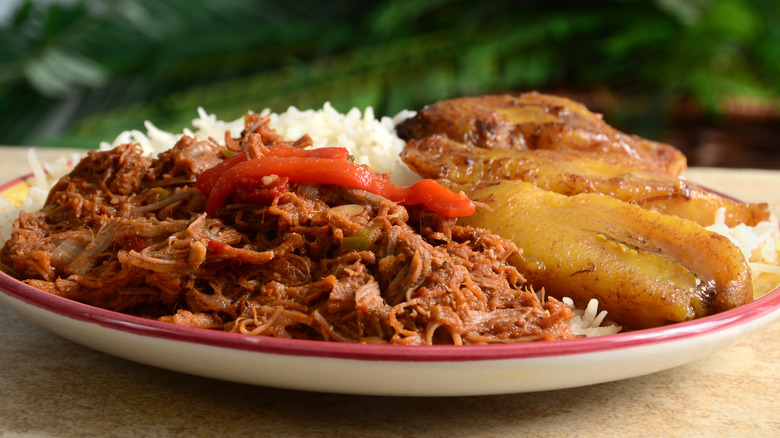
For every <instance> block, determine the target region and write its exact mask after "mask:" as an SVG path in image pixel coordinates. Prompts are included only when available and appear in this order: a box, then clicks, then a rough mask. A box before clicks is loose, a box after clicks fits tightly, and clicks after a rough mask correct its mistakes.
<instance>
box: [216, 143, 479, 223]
mask: <svg viewBox="0 0 780 438" xmlns="http://www.w3.org/2000/svg"><path fill="white" fill-rule="evenodd" d="M315 150H316V149H315ZM268 175H277V176H279V177H283V178H287V179H288V180H289V181H292V182H305V183H313V184H333V185H339V186H343V187H351V188H355V189H361V190H365V191H368V192H371V193H375V194H377V195H380V196H382V197H385V198H387V199H389V200H391V201H393V202H399V203H403V204H422V205H423V206H425V207H426V208H428V209H429V210H431V211H433V212H435V213H438V214H440V215H442V216H444V217H447V218H453V217H458V216H468V215H470V214H471V213H473V212H474V210H475V206H474V203H473V202H471V200H470V199H469V198H468V196H466V194H465V193H463V192H460V193H454V192H452V191H450V190H448V189H447V188H445V187H443V186H441V185H439V184H438V183H437V182H436V181H433V180H430V179H426V180H422V181H418V182H417V183H415V184H414V185H412V186H410V187H401V186H398V185H396V184H395V183H393V182H391V181H389V180H387V179H384V178H382V177H381V176H379V175H377V174H376V173H374V172H372V171H371V170H368V169H366V168H365V167H363V166H360V165H357V164H355V163H352V162H350V161H347V160H344V159H328V158H316V157H289V158H281V157H274V156H266V157H259V158H256V159H253V160H248V161H244V162H241V163H238V164H235V165H234V166H233V167H231V168H230V169H228V170H226V171H225V172H223V173H222V175H221V176H220V177H219V179H218V180H217V181H216V183H215V184H214V185H213V187H212V189H211V190H210V191H209V192H208V193H207V195H208V199H207V200H206V213H208V214H209V215H211V216H215V215H216V211H217V209H218V208H220V207H222V206H224V205H225V204H226V203H227V200H228V197H230V195H231V194H233V192H234V191H235V187H236V185H237V184H241V181H242V180H244V181H247V180H259V179H261V178H263V177H264V176H268Z"/></svg>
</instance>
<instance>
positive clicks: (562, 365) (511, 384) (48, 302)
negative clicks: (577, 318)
mask: <svg viewBox="0 0 780 438" xmlns="http://www.w3.org/2000/svg"><path fill="white" fill-rule="evenodd" d="M20 181H21V180H15V181H12V182H11V183H8V184H6V185H4V186H2V187H0V193H2V192H5V191H8V190H9V189H13V187H14V186H15V185H17V184H19V182H20ZM0 302H2V303H3V304H5V305H6V306H8V307H9V308H10V309H12V310H14V311H16V312H18V313H19V314H21V315H23V316H25V317H27V318H28V319H30V320H31V321H33V322H34V323H36V324H38V325H40V326H42V327H45V328H47V329H49V330H51V331H52V332H54V333H56V334H58V335H60V336H63V337H65V338H67V339H70V340H72V341H75V342H77V343H79V344H82V345H84V346H87V347H90V348H93V349H95V350H99V351H102V352H105V353H108V354H111V355H115V356H119V357H123V358H126V359H129V360H133V361H136V362H140V363H145V364H148V365H153V366H157V367H161V368H165V369H170V370H174V371H179V372H183V373H189V374H194V375H199V376H204V377H210V378H215V379H222V380H227V381H234V382H241V383H247V384H255V385H265V386H273V387H279V388H289V389H300V390H308V391H323V392H334V393H349V394H368V395H394V396H456V395H458V396H460V395H484V394H504V393H518V392H530V391H542V390H552V389H562V388H571V387H577V386H584V385H590V384H595V383H602V382H609V381H615V380H620V379H626V378H630V377H636V376H641V375H645V374H650V373H654V372H657V371H662V370H665V369H669V368H673V367H676V366H679V365H683V364H686V363H689V362H692V361H695V360H697V359H700V358H703V357H706V356H708V355H711V354H712V353H714V352H716V351H718V350H720V349H723V348H726V347H728V346H730V345H733V344H735V343H737V342H739V341H740V340H742V339H743V338H744V337H746V336H747V335H749V334H750V333H752V332H754V331H756V330H759V329H761V328H762V327H764V326H766V325H767V324H769V323H770V322H772V321H774V320H775V319H777V318H778V317H780V288H779V289H776V290H774V291H773V292H770V293H769V294H767V295H765V296H764V297H762V298H760V299H758V300H756V301H754V302H752V303H750V304H747V305H745V306H742V307H739V308H736V309H733V310H729V311H726V312H723V313H719V314H716V315H712V316H708V317H705V318H701V319H698V320H695V321H690V322H685V323H679V324H674V325H669V326H665V327H659V328H654V329H648V330H640V331H634V332H626V333H619V334H616V335H610V336H603V337H598V338H588V339H575V340H566V341H552V342H536V343H524V344H510V345H484V346H480V345H469V346H400V345H362V344H340V343H331V342H322V341H302V340H290V339H276V338H269V337H259V336H246V335H240V334H235V333H225V332H219V331H210V330H205V329H197V328H191V327H181V326H177V325H174V324H169V323H162V322H158V321H153V320H147V319H143V318H138V317H134V316H129V315H124V314H121V313H116V312H112V311H108V310H104V309H99V308H95V307H91V306H88V305H85V304H81V303H77V302H74V301H70V300H67V299H64V298H61V297H57V296H54V295H51V294H48V293H45V292H42V291H40V290H38V289H35V288H33V287H30V286H27V285H25V284H24V283H22V282H20V281H18V280H16V279H14V278H12V277H10V276H8V275H6V274H4V273H1V272H0Z"/></svg>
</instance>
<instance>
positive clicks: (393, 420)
mask: <svg viewBox="0 0 780 438" xmlns="http://www.w3.org/2000/svg"><path fill="white" fill-rule="evenodd" d="M25 154H26V148H3V147H0V157H1V159H0V175H1V176H2V178H3V180H8V179H10V178H11V177H15V176H19V175H21V174H23V173H26V165H25V164H24V163H25V158H24V157H25ZM58 154H61V151H51V150H43V151H40V153H39V157H40V158H41V159H42V160H43V161H46V160H50V159H52V157H54V156H56V155H58ZM687 174H688V176H689V177H690V178H691V179H693V180H695V181H701V182H703V183H706V184H707V185H709V186H710V187H713V188H717V189H719V190H721V191H723V192H726V193H729V194H733V195H735V196H738V197H741V198H743V199H746V200H769V201H770V202H771V204H772V206H773V211H774V212H775V213H776V214H779V213H780V190H778V189H777V188H778V187H780V172H774V171H741V170H720V169H691V170H690V171H688V173H687ZM0 321H2V329H0V437H6V436H56V437H68V436H79V437H83V436H209V437H211V436H228V435H230V436H332V437H341V438H343V437H352V436H360V437H362V436H382V437H385V436H386V437H412V436H415V437H416V436H441V437H499V436H570V435H574V436H605V435H606V436H708V437H709V436H729V437H733V436H749V437H770V436H780V395H779V394H780V320H778V321H775V322H774V323H772V324H770V325H769V326H768V327H766V328H764V329H762V330H760V331H758V332H756V333H754V334H752V335H751V336H749V337H748V338H747V339H745V340H743V341H742V342H740V343H738V344H737V345H734V346H732V347H730V348H727V349H725V350H721V351H719V352H718V353H716V354H714V355H713V356H711V357H709V358H706V359H703V360H699V361H697V362H694V363H691V364H688V365H685V366H682V367H678V368H675V369H671V370H668V371H663V372H659V373H656V374H652V375H648V376H643V377H637V378H633V379H628V380H623V381H618V382H612V383H605V384H599V385H593V386H588V387H582V388H574V389H566V390H559V391H548V392H539V393H529V394H514V395H501V396H480V397H462V398H389V397H367V396H350V395H334V394H318V393H307V392H298V391H289V390H282V389H274V388H265V387H256V386H249V385H240V384H234V383H225V382H221V381H216V380H210V379H205V378H200V377H193V376H189V375H185V374H178V373H175V372H171V371H166V370H162V369H158V368H153V367H150V366H146V365H140V364H137V363H134V362H130V361H127V360H123V359H119V358H116V357H112V356H109V355H106V354H103V353H99V352H96V351H93V350H89V349H87V348H85V347H82V346H80V345H77V344H75V343H73V342H70V341H67V340H65V339H62V338H60V337H58V336H57V335H55V334H53V333H50V332H48V331H46V330H44V329H41V328H39V327H37V326H36V325H34V324H32V323H30V322H28V321H27V320H25V319H23V318H22V317H20V316H18V315H16V314H15V313H13V312H11V311H10V310H8V309H7V308H5V307H3V306H1V305H0Z"/></svg>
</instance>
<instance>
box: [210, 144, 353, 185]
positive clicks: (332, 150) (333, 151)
mask: <svg viewBox="0 0 780 438" xmlns="http://www.w3.org/2000/svg"><path fill="white" fill-rule="evenodd" d="M258 152H259V153H261V154H262V155H263V156H273V157H316V158H330V159H346V158H348V157H349V151H348V150H347V149H346V148H339V147H326V148H316V149H300V148H294V147H292V146H287V145H285V144H275V145H271V146H264V147H262V148H261V149H260V150H259V151H258ZM244 161H247V158H246V155H245V154H243V153H238V154H236V155H233V156H232V157H230V158H227V159H226V160H224V161H223V162H221V163H219V164H217V165H216V166H214V167H212V168H210V169H206V170H205V171H204V172H203V173H202V174H201V175H200V177H199V178H198V182H197V183H196V185H197V186H198V189H200V191H201V192H203V193H206V194H208V193H211V189H212V188H213V187H214V184H215V183H216V182H217V180H218V179H219V177H220V176H222V174H223V173H225V172H226V171H227V170H228V169H230V168H232V167H233V166H235V165H236V164H238V163H243V162H244Z"/></svg>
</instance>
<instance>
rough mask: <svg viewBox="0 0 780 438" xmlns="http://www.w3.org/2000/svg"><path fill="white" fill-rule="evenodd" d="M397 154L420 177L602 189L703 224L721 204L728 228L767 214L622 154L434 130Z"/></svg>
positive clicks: (566, 190)
mask: <svg viewBox="0 0 780 438" xmlns="http://www.w3.org/2000/svg"><path fill="white" fill-rule="evenodd" d="M401 158H402V159H403V161H404V162H405V163H406V164H407V165H408V166H409V167H410V168H411V169H412V170H413V171H415V172H416V173H417V174H419V175H420V176H422V177H423V178H432V179H446V180H449V181H451V182H453V183H455V184H476V183H479V182H496V181H499V180H502V179H510V180H513V179H517V180H523V181H525V182H529V183H532V184H534V185H536V186H537V187H540V188H543V189H547V190H552V191H554V192H556V193H560V194H563V195H575V194H578V193H601V194H604V195H609V196H612V197H614V198H617V199H621V200H623V201H627V202H632V203H635V204H638V205H640V206H642V207H644V208H648V209H652V210H656V211H660V212H664V213H667V214H673V215H675V216H679V217H682V218H686V219H690V220H693V221H696V222H697V223H699V224H700V225H703V226H709V225H712V224H713V223H714V221H715V214H716V212H717V210H718V209H719V208H724V209H725V212H726V225H728V226H732V227H733V226H736V225H737V224H741V223H744V224H747V225H751V226H752V225H756V224H757V223H759V222H761V221H765V220H768V219H769V209H768V207H767V204H751V203H746V202H742V201H739V200H736V199H734V198H731V197H728V196H725V195H722V194H719V193H716V192H713V191H711V190H708V189H706V188H703V187H700V186H697V185H695V184H693V183H690V182H688V181H685V180H683V179H681V178H678V177H676V176H674V175H670V174H668V173H666V172H664V171H661V170H659V169H657V168H655V167H653V166H650V165H648V164H647V163H646V162H644V161H639V160H635V159H632V158H629V157H627V156H625V155H620V154H596V153H591V152H583V151H579V150H543V149H539V150H534V151H532V150H527V149H526V150H516V149H510V150H496V149H486V148H479V147H471V146H468V145H465V144H463V143H460V142H457V141H455V140H452V139H450V138H448V137H445V136H443V135H441V134H433V135H431V136H428V137H426V138H424V139H420V140H412V141H409V142H408V143H407V145H406V148H405V149H404V151H403V152H402V153H401Z"/></svg>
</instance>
